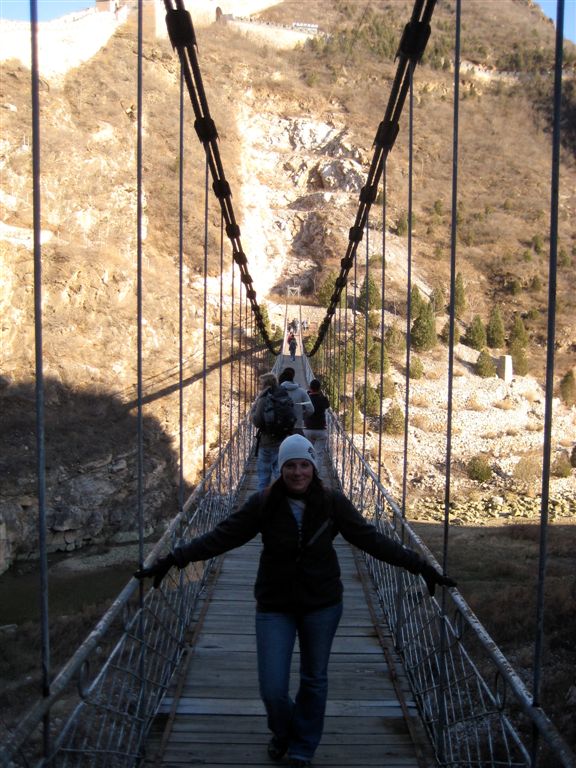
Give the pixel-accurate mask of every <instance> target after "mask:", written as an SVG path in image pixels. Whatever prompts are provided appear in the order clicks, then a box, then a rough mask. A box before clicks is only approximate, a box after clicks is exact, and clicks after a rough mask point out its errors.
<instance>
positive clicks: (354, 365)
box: [350, 259, 358, 492]
mask: <svg viewBox="0 0 576 768" xmlns="http://www.w3.org/2000/svg"><path fill="white" fill-rule="evenodd" d="M357 314H358V262H357V261H356V259H354V314H353V315H352V419H351V424H350V437H351V439H352V444H353V445H354V432H355V427H356V331H357V324H356V318H357ZM350 482H352V475H350ZM350 492H352V487H350Z"/></svg>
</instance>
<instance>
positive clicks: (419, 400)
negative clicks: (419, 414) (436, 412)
mask: <svg viewBox="0 0 576 768" xmlns="http://www.w3.org/2000/svg"><path fill="white" fill-rule="evenodd" d="M410 405H413V406H414V407H415V408H430V401H429V400H428V398H427V397H426V396H425V395H412V397H411V398H410Z"/></svg>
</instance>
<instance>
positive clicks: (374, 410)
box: [354, 381, 380, 416]
mask: <svg viewBox="0 0 576 768" xmlns="http://www.w3.org/2000/svg"><path fill="white" fill-rule="evenodd" d="M354 397H355V398H356V405H357V406H358V408H359V409H360V410H361V411H364V415H365V416H378V414H379V413H380V396H379V395H378V392H377V390H376V389H375V388H374V387H373V386H372V384H370V382H369V381H367V382H366V383H365V384H363V385H361V386H359V387H358V388H357V389H356V392H355V393H354Z"/></svg>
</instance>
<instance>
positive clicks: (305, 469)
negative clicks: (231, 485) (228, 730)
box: [134, 435, 456, 768]
mask: <svg viewBox="0 0 576 768" xmlns="http://www.w3.org/2000/svg"><path fill="white" fill-rule="evenodd" d="M278 464H279V467H280V477H279V478H278V479H277V480H276V481H275V482H274V483H273V485H272V486H271V487H270V488H269V489H267V490H266V491H264V492H260V493H255V494H253V495H252V496H250V498H249V499H248V500H247V501H246V503H245V504H244V505H243V506H242V507H241V508H240V509H238V510H237V511H235V512H233V513H232V514H231V515H229V516H228V517H227V518H226V519H224V520H223V521H222V522H221V523H219V524H218V525H217V526H216V527H215V528H214V529H213V530H212V531H210V532H208V533H205V534H204V535H203V536H198V537H197V538H195V539H192V540H191V541H189V542H186V543H184V544H182V545H181V546H178V547H176V548H175V549H174V550H173V551H172V552H170V553H169V554H168V555H166V556H165V557H161V558H159V559H158V560H156V561H155V562H154V563H153V565H151V566H149V567H146V568H142V569H141V570H139V571H137V572H136V573H135V574H134V575H135V576H136V578H138V579H143V578H146V577H149V578H153V579H154V587H155V588H157V587H159V586H160V583H161V582H162V579H163V578H164V577H165V576H166V574H167V573H168V571H169V570H170V569H171V568H172V567H173V566H177V567H178V568H184V567H185V566H186V565H187V564H188V563H192V562H197V561H198V560H208V559H210V558H212V557H216V556H217V555H221V554H223V553H224V552H228V551H229V550H230V549H234V548H235V547H240V546H242V545H243V544H246V543H247V542H248V541H250V540H251V539H253V538H255V537H256V536H257V535H258V534H261V536H262V549H261V552H260V564H259V567H258V575H257V577H256V583H255V585H254V596H255V598H256V651H257V661H258V680H259V687H260V696H261V697H262V700H263V702H264V706H265V708H266V714H267V718H268V727H269V729H270V731H271V733H272V738H271V739H270V741H269V743H268V756H269V757H270V759H271V760H274V761H280V760H281V759H282V758H283V757H284V755H285V754H286V753H288V765H290V766H297V767H298V768H306V766H310V765H311V760H312V758H313V756H314V752H315V751H316V748H317V747H318V744H319V743H320V739H321V737H322V731H323V728H324V713H325V710H326V701H327V695H328V674H327V671H328V662H329V659H330V651H331V647H332V641H333V639H334V635H335V633H336V629H337V627H338V623H339V621H340V617H341V616H342V594H343V587H342V581H341V578H340V566H339V563H338V556H337V554H336V550H335V549H334V545H333V540H334V538H335V537H336V536H337V535H338V533H340V534H342V536H343V537H344V538H345V539H346V541H348V542H350V543H351V544H352V545H354V546H356V547H358V548H359V549H361V550H363V551H364V552H367V553H368V554H370V555H372V556H373V557H375V558H376V559H378V560H382V561H384V562H387V563H390V564H391V565H395V566H398V567H401V568H405V569H406V570H407V571H409V572H410V573H417V574H420V575H421V576H422V578H423V579H424V582H425V584H426V587H427V589H428V592H429V594H430V595H433V594H434V591H435V589H436V585H437V584H439V585H442V586H447V587H454V586H456V583H455V582H454V581H452V579H450V578H448V577H447V576H444V575H443V574H442V573H440V571H437V570H436V568H434V566H432V565H430V564H429V563H428V562H427V561H426V560H425V559H424V558H423V557H421V556H420V555H419V554H418V553H417V552H415V551H414V550H411V549H408V548H407V547H405V546H403V545H402V544H400V543H399V542H397V541H395V540H394V539H391V538H389V537H388V536H386V535H385V534H383V533H381V531H380V530H379V529H378V528H376V526H374V525H372V524H371V523H369V522H368V521H367V520H366V519H365V518H364V517H363V516H362V514H361V513H360V512H359V511H358V510H357V509H356V508H355V507H354V506H353V504H352V503H351V502H350V501H349V500H348V499H347V498H346V497H345V496H344V495H343V494H342V493H340V492H337V491H329V490H326V489H325V488H324V487H323V485H322V482H321V481H320V479H319V477H318V468H317V462H316V455H315V452H314V448H313V446H312V444H311V443H310V442H309V441H308V440H306V438H305V437H302V436H301V435H291V436H290V437H287V438H286V439H285V440H283V442H282V443H281V445H280V450H279V453H278ZM296 636H298V641H299V647H300V679H299V688H298V692H297V694H296V696H295V697H292V696H291V695H290V667H291V662H292V655H293V652H294V646H295V642H296ZM360 763H361V761H360Z"/></svg>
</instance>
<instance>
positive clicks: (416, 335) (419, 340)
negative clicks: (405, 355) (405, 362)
mask: <svg viewBox="0 0 576 768" xmlns="http://www.w3.org/2000/svg"><path fill="white" fill-rule="evenodd" d="M411 339H412V347H413V348H414V349H417V350H418V351H420V352H424V351H426V350H428V349H434V347H435V346H436V344H437V342H438V337H437V336H436V317H435V315H434V307H433V306H432V303H431V302H428V303H426V304H423V305H422V307H421V309H420V313H419V315H418V317H417V318H416V320H414V322H413V323H412V329H411Z"/></svg>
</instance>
